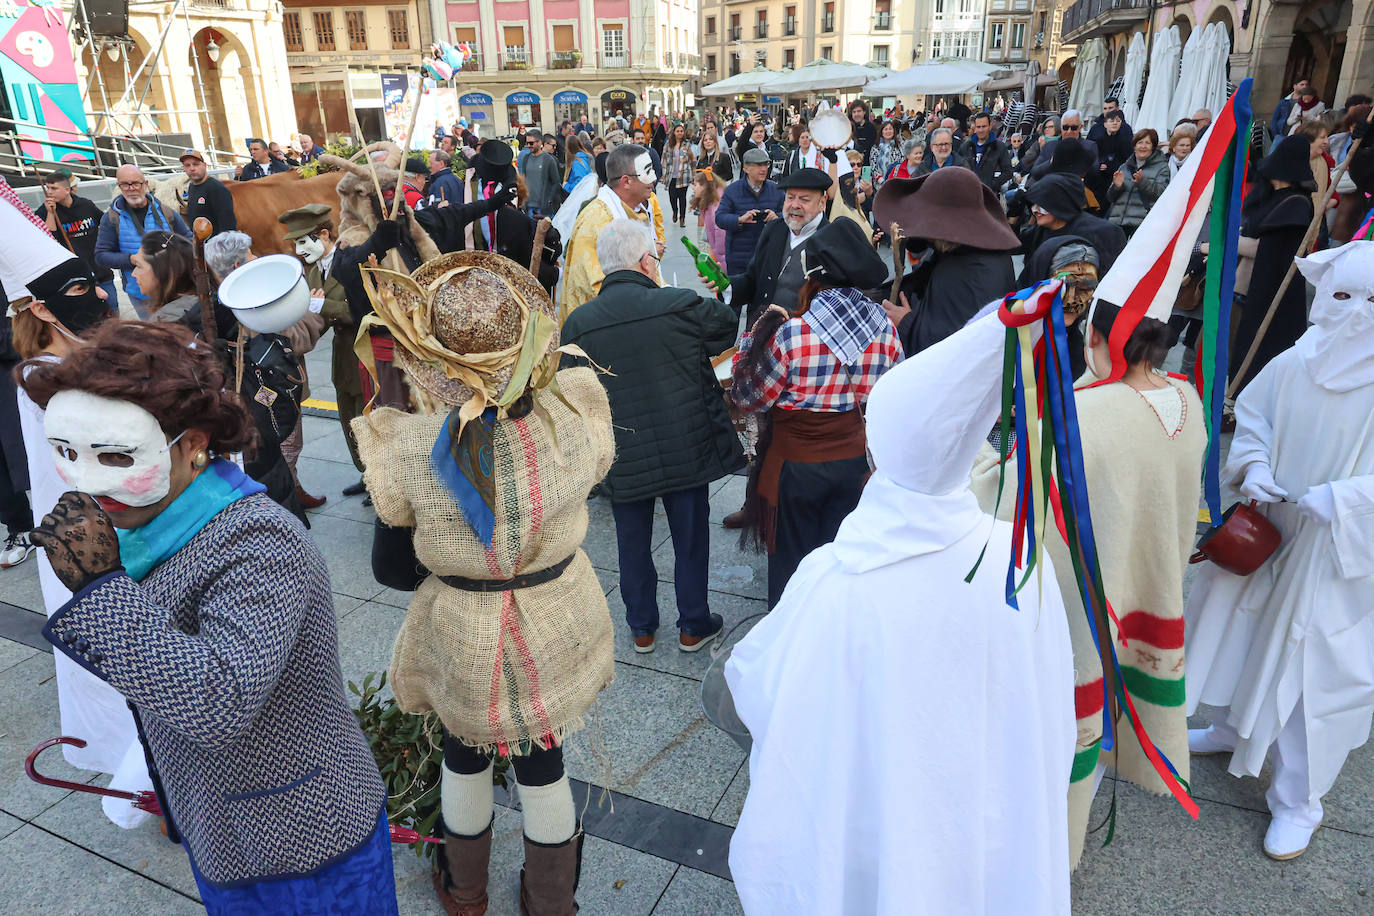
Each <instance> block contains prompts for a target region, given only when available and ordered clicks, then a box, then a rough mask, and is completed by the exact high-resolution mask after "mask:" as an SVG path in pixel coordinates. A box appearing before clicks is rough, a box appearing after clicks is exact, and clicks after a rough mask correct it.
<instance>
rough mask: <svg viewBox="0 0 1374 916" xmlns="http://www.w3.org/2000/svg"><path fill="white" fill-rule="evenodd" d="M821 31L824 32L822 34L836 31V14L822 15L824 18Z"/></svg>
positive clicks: (822, 18)
mask: <svg viewBox="0 0 1374 916" xmlns="http://www.w3.org/2000/svg"><path fill="white" fill-rule="evenodd" d="M821 31H822V32H833V31H835V14H834V13H824V14H822V16H821Z"/></svg>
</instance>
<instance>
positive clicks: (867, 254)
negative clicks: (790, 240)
mask: <svg viewBox="0 0 1374 916" xmlns="http://www.w3.org/2000/svg"><path fill="white" fill-rule="evenodd" d="M802 171H809V172H815V171H818V170H817V169H802ZM821 174H823V175H824V174H825V173H824V172H822V173H821ZM825 177H827V178H829V177H830V176H829V175H826V176H825ZM798 187H809V185H805V186H798ZM801 257H802V271H803V273H805V274H806V277H807V279H808V280H812V279H814V280H819V281H821V282H822V283H825V284H827V285H830V286H846V287H853V288H855V289H873V288H874V287H876V286H882V285H883V283H884V282H886V281H887V265H886V264H884V263H883V259H882V258H880V257H878V252H876V251H874V250H873V243H872V242H870V241H869V240H868V237H867V236H866V235H865V234H864V231H863V230H862V229H860V228H859V224H858V223H856V222H854V220H852V219H837V220H832V221H831V222H828V223H826V224H825V225H824V226H822V227H821V228H820V229H818V230H816V232H815V233H814V234H813V235H812V236H811V238H809V239H807V240H806V242H805V243H804V244H803V245H802V255H801Z"/></svg>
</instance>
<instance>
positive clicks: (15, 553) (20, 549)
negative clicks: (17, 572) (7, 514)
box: [0, 532, 34, 569]
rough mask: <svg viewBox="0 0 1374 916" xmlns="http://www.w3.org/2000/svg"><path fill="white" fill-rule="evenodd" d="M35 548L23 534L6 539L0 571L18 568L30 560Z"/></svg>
mask: <svg viewBox="0 0 1374 916" xmlns="http://www.w3.org/2000/svg"><path fill="white" fill-rule="evenodd" d="M33 550H34V547H33V545H32V544H30V543H29V536H28V535H27V534H25V533H23V532H20V533H19V534H11V535H10V536H9V537H8V538H6V539H5V546H4V549H0V569H9V568H10V567H11V566H18V565H19V564H20V563H23V562H24V561H25V560H27V559H28V558H29V554H30V553H32V552H33Z"/></svg>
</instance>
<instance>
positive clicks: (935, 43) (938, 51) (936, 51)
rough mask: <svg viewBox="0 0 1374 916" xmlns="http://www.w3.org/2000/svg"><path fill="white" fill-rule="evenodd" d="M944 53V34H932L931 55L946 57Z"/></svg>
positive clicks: (937, 1) (937, 0)
mask: <svg viewBox="0 0 1374 916" xmlns="http://www.w3.org/2000/svg"><path fill="white" fill-rule="evenodd" d="M936 3H939V0H936ZM944 54H945V48H944V36H943V35H932V36H931V37H930V56H931V57H944Z"/></svg>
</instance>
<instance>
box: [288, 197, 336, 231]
mask: <svg viewBox="0 0 1374 916" xmlns="http://www.w3.org/2000/svg"><path fill="white" fill-rule="evenodd" d="M332 212H333V208H332V207H330V206H329V205H328V204H306V205H305V206H304V207H297V208H296V209H294V210H287V211H286V212H285V213H283V214H282V215H281V216H279V217H277V221H278V222H281V223H285V224H286V237H287V238H288V239H298V238H300V237H301V236H303V235H309V234H310V233H312V232H315V231H317V230H320V229H328V228H329V214H330V213H332Z"/></svg>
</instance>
